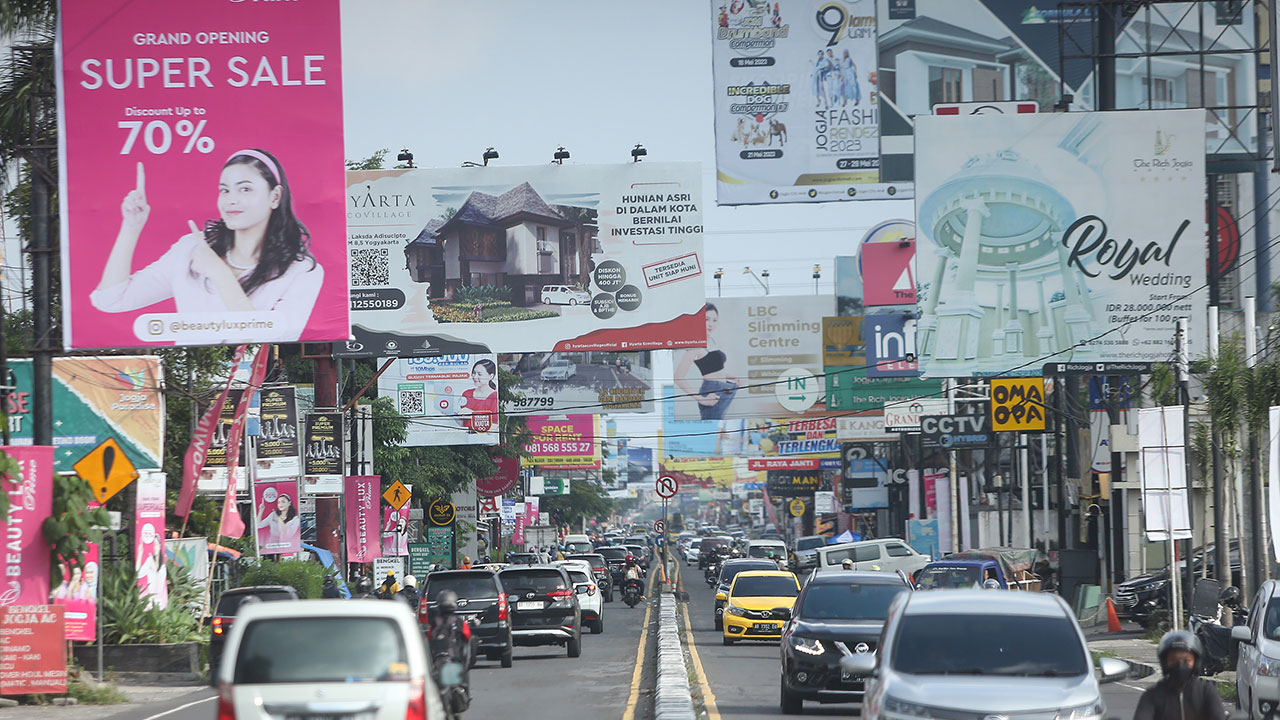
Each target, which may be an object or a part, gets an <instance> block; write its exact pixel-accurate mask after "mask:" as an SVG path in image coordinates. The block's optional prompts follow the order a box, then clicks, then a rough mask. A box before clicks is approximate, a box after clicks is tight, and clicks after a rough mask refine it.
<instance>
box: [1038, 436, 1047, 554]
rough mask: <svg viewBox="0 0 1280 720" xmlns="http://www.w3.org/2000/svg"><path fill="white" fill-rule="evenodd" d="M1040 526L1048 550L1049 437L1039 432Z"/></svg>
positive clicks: (1045, 547)
mask: <svg viewBox="0 0 1280 720" xmlns="http://www.w3.org/2000/svg"><path fill="white" fill-rule="evenodd" d="M1040 526H1041V527H1042V528H1044V529H1043V530H1042V531H1041V532H1043V533H1044V549H1045V552H1048V551H1049V437H1048V436H1047V435H1046V434H1045V433H1040Z"/></svg>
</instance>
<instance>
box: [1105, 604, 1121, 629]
mask: <svg viewBox="0 0 1280 720" xmlns="http://www.w3.org/2000/svg"><path fill="white" fill-rule="evenodd" d="M1123 631H1124V628H1122V627H1120V618H1118V617H1116V605H1115V603H1113V602H1111V598H1107V632H1109V633H1113V632H1123Z"/></svg>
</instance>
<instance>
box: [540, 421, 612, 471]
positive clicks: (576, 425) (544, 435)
mask: <svg viewBox="0 0 1280 720" xmlns="http://www.w3.org/2000/svg"><path fill="white" fill-rule="evenodd" d="M526 422H527V424H528V427H529V432H530V433H531V434H532V438H531V439H530V440H529V442H528V443H527V444H526V445H525V450H527V451H528V453H529V457H528V458H527V459H525V460H524V462H525V463H526V464H528V465H538V466H541V467H546V468H598V467H600V442H599V440H598V438H600V433H599V432H597V431H598V429H599V426H600V423H599V421H598V416H596V415H560V416H555V415H531V416H529V417H528V418H527V419H526Z"/></svg>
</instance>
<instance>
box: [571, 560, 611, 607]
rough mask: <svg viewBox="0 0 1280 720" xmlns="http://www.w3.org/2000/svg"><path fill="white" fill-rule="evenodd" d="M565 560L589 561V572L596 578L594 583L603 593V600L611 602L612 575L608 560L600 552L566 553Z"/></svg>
mask: <svg viewBox="0 0 1280 720" xmlns="http://www.w3.org/2000/svg"><path fill="white" fill-rule="evenodd" d="M564 559H565V560H581V561H583V562H587V563H591V574H592V575H594V576H595V578H596V585H597V586H599V588H600V593H601V594H602V595H604V601H605V602H613V577H612V576H611V575H610V574H609V561H607V560H605V559H604V556H603V555H601V554H600V553H581V554H577V555H566V556H565V558H564Z"/></svg>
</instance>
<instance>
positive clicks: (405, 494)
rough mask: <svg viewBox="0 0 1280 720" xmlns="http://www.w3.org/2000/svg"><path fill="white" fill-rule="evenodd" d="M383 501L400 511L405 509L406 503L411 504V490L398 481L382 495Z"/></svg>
mask: <svg viewBox="0 0 1280 720" xmlns="http://www.w3.org/2000/svg"><path fill="white" fill-rule="evenodd" d="M382 499H383V500H386V501H387V504H388V505H390V506H391V507H393V508H395V509H396V510H399V509H400V508H402V507H404V504H405V503H407V502H409V488H407V487H405V486H404V483H402V482H400V481H399V480H397V481H395V482H393V483H391V487H389V488H387V490H386V492H384V493H382Z"/></svg>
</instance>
